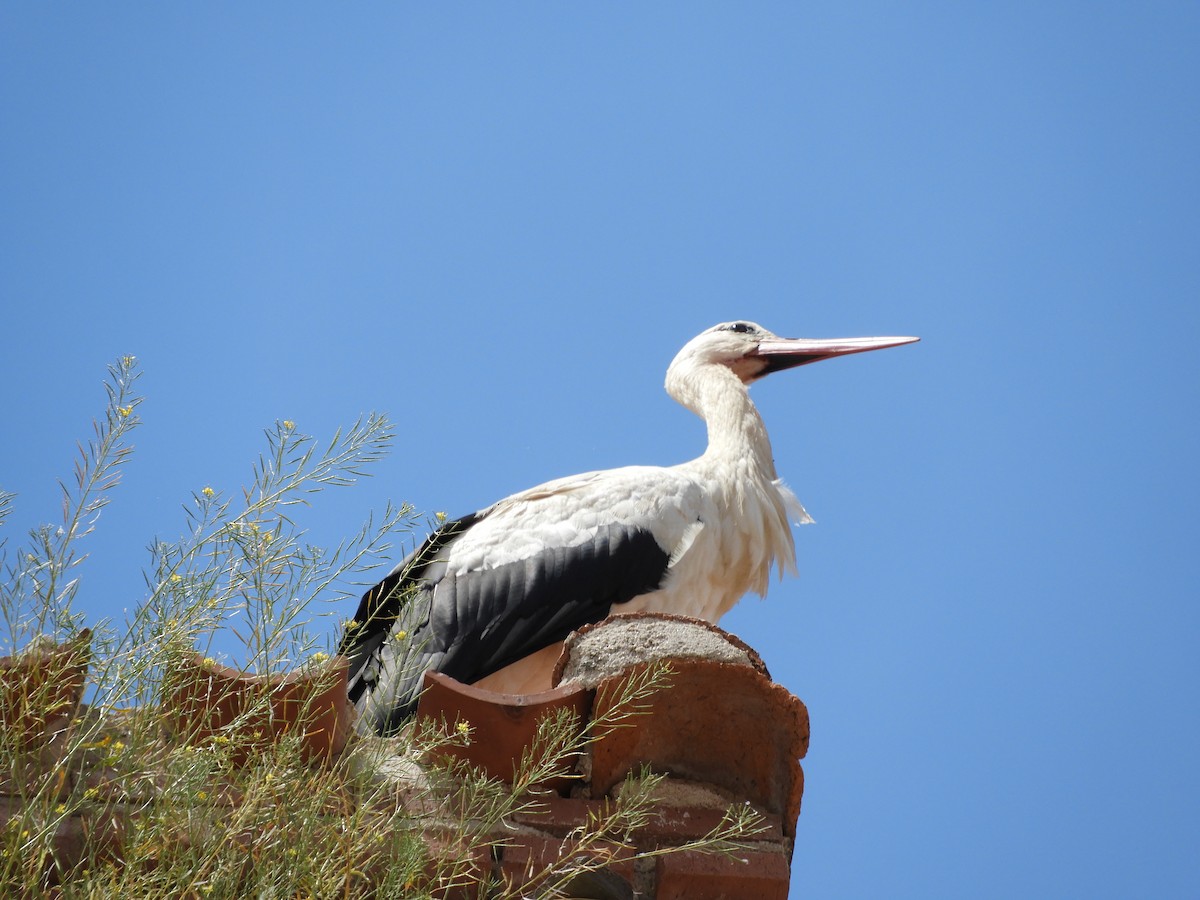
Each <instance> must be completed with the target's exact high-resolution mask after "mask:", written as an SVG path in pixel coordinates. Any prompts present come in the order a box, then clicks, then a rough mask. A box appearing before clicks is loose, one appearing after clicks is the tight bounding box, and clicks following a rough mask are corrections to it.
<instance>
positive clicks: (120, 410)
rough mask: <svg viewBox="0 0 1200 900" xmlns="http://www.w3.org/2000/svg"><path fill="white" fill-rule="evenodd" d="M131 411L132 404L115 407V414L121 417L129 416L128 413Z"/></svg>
mask: <svg viewBox="0 0 1200 900" xmlns="http://www.w3.org/2000/svg"><path fill="white" fill-rule="evenodd" d="M132 412H133V407H132V406H118V407H117V414H118V415H120V417H121V418H122V419H127V418H129V414H130V413H132Z"/></svg>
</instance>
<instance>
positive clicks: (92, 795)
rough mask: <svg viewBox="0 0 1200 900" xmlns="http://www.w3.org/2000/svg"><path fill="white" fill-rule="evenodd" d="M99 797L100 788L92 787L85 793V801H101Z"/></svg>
mask: <svg viewBox="0 0 1200 900" xmlns="http://www.w3.org/2000/svg"><path fill="white" fill-rule="evenodd" d="M99 797H100V790H99V789H98V788H94V787H90V788H88V789H87V790H86V791H84V792H83V799H84V800H97V799H99Z"/></svg>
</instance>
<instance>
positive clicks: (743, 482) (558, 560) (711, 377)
mask: <svg viewBox="0 0 1200 900" xmlns="http://www.w3.org/2000/svg"><path fill="white" fill-rule="evenodd" d="M915 340H916V338H852V339H842V340H835V341H823V340H820V341H818V340H803V339H800V340H788V339H782V338H779V337H777V336H776V335H774V334H772V333H771V332H769V331H767V330H765V329H763V328H761V327H760V326H758V325H755V324H754V323H751V322H731V323H724V324H721V325H717V326H715V327H713V328H710V329H708V330H707V331H705V332H703V333H702V334H700V335H698V336H697V337H696V338H694V339H692V340H691V341H689V342H688V343H687V345H686V346H684V348H683V349H682V350H681V351H680V352H679V354H678V355H677V356H676V357H675V359H674V361H673V362H672V363H671V365H670V367H669V369H668V371H667V379H666V388H667V392H668V393H669V394H670V395H671V396H672V397H673V398H674V399H675V400H677V401H678V402H679V403H681V404H682V405H683V406H685V407H687V408H688V409H690V410H692V411H693V412H695V413H696V414H697V415H699V416H700V417H701V418H702V419H704V421H705V422H706V423H707V426H708V447H707V449H706V450H705V452H704V454H703V455H701V456H700V457H698V458H696V459H694V460H691V461H689V462H686V463H683V464H681V465H677V466H670V467H665V468H663V467H657V466H628V467H624V468H619V469H609V470H605V471H599V472H589V473H586V474H582V475H575V476H571V477H568V478H561V479H558V480H556V481H550V482H547V483H546V484H542V485H539V486H537V487H534V488H531V489H529V490H527V491H523V492H521V493H519V494H514V495H513V496H511V497H507V498H505V499H504V500H501V501H499V502H498V503H496V504H494V505H493V506H491V507H489V508H487V509H485V510H483V511H481V512H479V513H476V514H474V515H472V516H467V517H464V518H463V519H458V520H455V521H454V522H449V523H446V525H444V526H443V527H442V528H441V529H439V530H438V531H437V532H435V533H434V534H433V535H431V536H430V538H429V539H428V540H427V541H426V542H425V543H424V544H422V546H421V547H419V548H418V549H417V550H416V551H414V553H412V554H411V555H410V556H409V557H408V558H407V559H405V560H404V561H403V562H402V563H401V564H400V565H399V566H397V567H396V568H395V569H394V570H393V571H392V573H391V574H389V575H388V577H387V578H385V579H384V580H383V581H381V582H380V583H379V584H378V585H376V586H375V587H374V588H372V589H371V590H370V591H368V592H367V594H366V595H365V596H364V597H363V600H362V603H361V604H360V605H359V609H358V612H357V614H356V616H355V619H354V621H353V622H352V623H351V624H350V626H348V628H347V634H346V637H345V638H344V639H343V645H342V652H343V653H345V654H346V655H347V656H348V657H349V658H350V660H351V679H352V681H351V696H352V698H353V699H354V700H355V701H356V703H357V705H358V707H359V709H360V711H361V712H362V713H363V721H364V722H366V723H367V725H368V726H369V727H371V728H373V729H375V730H378V731H380V732H384V733H386V732H390V731H392V730H394V729H395V728H396V727H398V725H399V724H400V723H401V722H402V721H403V720H404V718H405V717H406V716H407V715H408V713H409V712H411V709H412V707H413V705H414V704H415V697H416V692H417V691H418V690H419V686H420V678H421V674H422V673H423V672H424V671H425V670H427V669H429V668H436V669H438V670H439V671H444V672H446V673H447V674H450V675H452V676H454V677H456V678H458V679H459V680H463V681H471V682H477V683H480V684H483V685H485V686H488V687H491V688H492V689H497V690H511V691H530V690H537V689H544V688H548V687H549V686H550V684H549V669H550V667H551V666H552V665H553V662H554V659H555V658H557V645H558V643H559V642H561V640H562V639H563V638H564V637H566V635H567V634H569V633H570V632H571V631H572V630H574V629H575V628H578V627H580V626H582V625H584V624H586V623H588V622H592V621H598V620H599V619H601V618H604V616H606V615H608V614H609V613H610V612H632V611H638V610H650V611H656V612H666V613H673V614H677V615H688V616H695V617H698V618H702V619H706V620H708V621H710V622H716V621H717V620H718V619H719V618H720V617H721V616H722V615H723V614H724V613H726V612H727V611H728V610H729V609H730V608H731V607H733V605H734V604H735V603H737V601H738V600H739V599H740V598H741V597H742V596H743V595H744V594H745V593H747V592H748V591H753V592H755V593H757V594H760V595H765V594H766V592H767V586H768V584H769V582H770V577H771V572H772V570H773V569H775V570H777V571H778V572H779V574H780V575H782V574H784V573H785V572H794V571H795V547H794V543H793V540H792V531H791V527H790V524H789V519H790V520H791V521H794V522H797V523H802V522H807V521H811V520H810V519H809V517H808V514H807V513H806V512H805V511H804V508H803V507H802V506H801V505H800V503H799V501H798V500H797V499H796V497H795V496H794V495H793V494H792V492H791V491H790V490H789V489H788V488H787V487H786V486H784V484H783V483H782V482H781V481H780V479H779V476H778V474H777V473H776V471H775V463H774V460H773V458H772V455H771V444H770V440H769V438H768V437H767V431H766V427H765V426H764V424H763V421H762V418H761V417H760V415H759V413H758V410H757V409H756V408H755V406H754V403H753V402H752V401H751V399H750V396H749V391H748V387H749V385H750V384H751V383H752V382H753V381H755V380H757V379H758V378H760V377H762V376H764V375H766V374H768V373H770V372H773V371H778V370H780V369H784V368H791V367H794V366H798V365H803V364H805V363H810V362H815V361H817V360H820V359H828V358H830V357H832V356H840V355H845V354H848V353H858V352H863V351H866V350H874V349H880V348H883V347H892V346H897V345H899V344H904V343H909V342H912V341H915Z"/></svg>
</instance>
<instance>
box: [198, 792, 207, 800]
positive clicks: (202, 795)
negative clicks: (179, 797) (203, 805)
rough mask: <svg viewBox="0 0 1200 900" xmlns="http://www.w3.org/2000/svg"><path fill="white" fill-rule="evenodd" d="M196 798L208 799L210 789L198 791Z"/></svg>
mask: <svg viewBox="0 0 1200 900" xmlns="http://www.w3.org/2000/svg"><path fill="white" fill-rule="evenodd" d="M196 799H197V800H207V799H208V791H196Z"/></svg>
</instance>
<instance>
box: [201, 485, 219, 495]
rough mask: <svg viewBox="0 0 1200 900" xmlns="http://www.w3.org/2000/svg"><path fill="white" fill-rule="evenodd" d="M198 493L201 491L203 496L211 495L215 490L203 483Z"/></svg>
mask: <svg viewBox="0 0 1200 900" xmlns="http://www.w3.org/2000/svg"><path fill="white" fill-rule="evenodd" d="M200 493H202V494H203V495H204V496H205V497H211V496H212V495H213V494H215V493H216V491H214V490H213V489H212V488H210V487H209V486H208V485H205V486H204V488H203V490H201V491H200Z"/></svg>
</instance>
